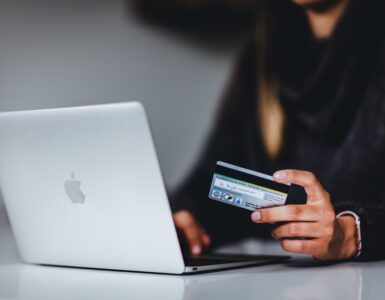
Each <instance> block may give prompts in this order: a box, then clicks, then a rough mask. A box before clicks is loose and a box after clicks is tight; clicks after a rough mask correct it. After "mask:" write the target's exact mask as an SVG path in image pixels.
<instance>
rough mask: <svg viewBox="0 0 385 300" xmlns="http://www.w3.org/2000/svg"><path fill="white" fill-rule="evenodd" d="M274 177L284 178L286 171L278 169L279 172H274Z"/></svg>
mask: <svg viewBox="0 0 385 300" xmlns="http://www.w3.org/2000/svg"><path fill="white" fill-rule="evenodd" d="M273 177H274V178H275V179H282V178H284V177H285V172H284V171H278V172H275V173H274V174H273Z"/></svg>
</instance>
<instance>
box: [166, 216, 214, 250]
mask: <svg viewBox="0 0 385 300" xmlns="http://www.w3.org/2000/svg"><path fill="white" fill-rule="evenodd" d="M173 217H174V222H175V226H176V227H177V229H178V230H180V231H181V232H182V233H183V236H184V237H185V239H186V241H187V244H188V247H189V249H190V252H191V254H193V255H199V254H201V253H202V251H203V248H205V247H208V246H209V245H210V242H211V241H210V237H209V235H208V234H207V233H206V231H205V230H204V229H203V228H202V227H201V226H200V225H199V224H198V223H197V222H196V220H195V218H194V217H193V215H192V214H191V213H190V212H188V211H180V212H177V213H175V214H174V215H173Z"/></svg>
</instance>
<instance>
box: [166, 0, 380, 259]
mask: <svg viewBox="0 0 385 300" xmlns="http://www.w3.org/2000/svg"><path fill="white" fill-rule="evenodd" d="M261 11H263V12H264V14H261V16H260V18H259V22H260V24H259V25H258V26H257V34H256V37H255V38H253V41H252V42H251V43H250V44H249V45H248V46H247V47H246V49H245V51H244V53H243V54H242V56H241V59H240V61H239V64H238V66H237V70H236V72H235V76H234V78H233V80H232V82H231V85H230V89H229V91H228V93H227V96H226V98H225V100H224V102H223V104H222V109H221V110H220V112H219V115H218V120H217V123H216V126H215V128H214V130H213V132H212V134H211V137H210V139H209V143H208V145H207V147H206V150H205V152H204V154H203V156H202V157H201V159H200V161H199V163H198V165H197V166H196V168H195V169H194V171H193V172H192V174H191V175H190V176H189V177H188V178H187V180H186V181H185V183H184V184H183V185H182V186H181V187H180V189H179V190H178V191H177V192H176V193H175V195H174V197H173V201H172V206H173V210H174V220H175V224H176V226H177V228H178V229H179V230H180V231H181V232H182V233H183V234H184V236H185V237H186V240H187V242H188V245H189V247H190V250H191V252H192V253H193V254H199V253H201V252H202V250H203V249H204V248H205V247H208V246H209V245H210V244H212V245H213V244H214V245H215V244H219V243H223V242H230V241H234V240H235V239H239V238H243V237H246V236H258V237H270V236H272V237H273V238H275V239H277V240H279V241H280V243H281V246H282V248H283V249H284V250H286V251H288V252H293V253H305V254H309V255H312V256H313V257H314V258H315V259H317V260H321V261H331V260H333V261H338V260H345V259H360V260H368V259H379V258H384V257H385V174H384V173H385V171H384V170H385V157H384V155H385V48H384V46H385V43H384V42H385V4H384V1H376V0H292V1H289V0H281V1H279V0H277V1H266V7H265V8H264V9H261ZM218 160H221V161H225V162H229V163H233V164H236V165H239V166H242V167H246V168H249V169H254V170H257V171H261V172H264V173H274V175H273V176H274V179H275V180H276V181H278V182H283V183H295V184H298V185H302V186H303V187H304V188H305V191H306V193H307V198H308V201H307V204H306V205H288V206H282V207H274V208H267V209H261V210H257V211H255V212H253V213H252V214H251V221H250V215H249V213H248V212H247V211H243V210H236V209H234V208H232V207H231V206H227V205H221V204H218V203H216V202H215V201H210V200H209V199H208V198H207V193H208V191H209V187H210V183H211V177H212V173H213V171H212V170H213V167H214V166H215V162H216V161H218ZM293 238H297V239H293Z"/></svg>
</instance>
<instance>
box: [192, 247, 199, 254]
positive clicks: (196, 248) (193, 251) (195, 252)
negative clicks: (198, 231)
mask: <svg viewBox="0 0 385 300" xmlns="http://www.w3.org/2000/svg"><path fill="white" fill-rule="evenodd" d="M192 253H193V254H195V255H198V254H200V253H201V247H200V246H197V245H196V246H193V247H192Z"/></svg>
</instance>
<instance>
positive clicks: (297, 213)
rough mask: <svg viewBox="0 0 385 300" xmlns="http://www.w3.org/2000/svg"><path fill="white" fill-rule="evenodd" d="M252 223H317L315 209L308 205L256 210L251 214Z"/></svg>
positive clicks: (316, 211)
mask: <svg viewBox="0 0 385 300" xmlns="http://www.w3.org/2000/svg"><path fill="white" fill-rule="evenodd" d="M251 219H252V221H253V222H254V223H277V222H288V221H318V220H319V219H320V214H319V211H318V208H317V207H314V206H309V205H283V206H277V207H271V208H263V209H260V210H256V211H255V212H253V213H252V214H251Z"/></svg>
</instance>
